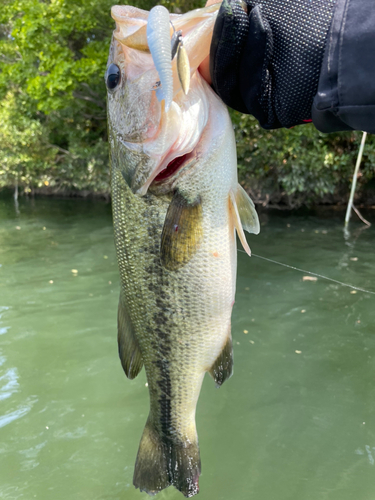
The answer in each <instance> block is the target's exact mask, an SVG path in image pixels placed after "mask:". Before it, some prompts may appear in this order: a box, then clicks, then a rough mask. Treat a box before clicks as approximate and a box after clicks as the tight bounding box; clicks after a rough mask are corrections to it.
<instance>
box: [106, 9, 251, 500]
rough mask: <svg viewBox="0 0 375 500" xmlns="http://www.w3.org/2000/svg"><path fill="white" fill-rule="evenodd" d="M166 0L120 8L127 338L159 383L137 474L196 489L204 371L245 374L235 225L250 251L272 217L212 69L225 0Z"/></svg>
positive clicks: (219, 376)
mask: <svg viewBox="0 0 375 500" xmlns="http://www.w3.org/2000/svg"><path fill="white" fill-rule="evenodd" d="M155 9H157V10H156V11H155V10H154V9H152V10H151V11H150V13H149V12H146V11H144V10H140V9H137V8H134V7H131V6H115V7H113V8H112V17H113V18H114V20H115V21H116V30H115V32H114V36H113V39H112V44H111V48H110V54H109V59H108V67H107V72H106V76H105V80H106V85H107V89H108V124H109V143H110V151H111V164H112V167H111V169H112V170H111V174H112V204H113V221H114V232H115V244H116V251H117V258H118V264H119V268H120V274H121V292H120V302H119V309H118V344H119V354H120V358H121V362H122V366H123V368H124V370H125V373H126V375H127V377H128V378H130V379H132V378H134V377H136V376H137V374H138V373H139V372H140V370H141V369H142V366H143V365H144V367H145V370H146V375H147V380H148V389H149V394H150V413H149V416H148V419H147V422H146V426H145V429H144V432H143V435H142V438H141V442H140V445H139V451H138V456H137V459H136V464H135V470H134V480H133V482H134V485H135V486H136V487H137V488H139V489H140V490H141V491H146V492H147V493H149V494H155V493H157V492H159V491H160V490H162V489H164V488H166V487H168V486H169V485H174V486H175V487H176V488H177V489H178V490H180V491H181V492H182V493H183V494H184V495H185V496H186V497H191V496H193V495H195V494H196V493H198V491H199V486H198V479H199V475H200V471H201V464H200V457H199V446H198V437H197V430H196V425H195V411H196V405H197V400H198V397H199V393H200V389H201V385H202V381H203V377H204V375H205V373H206V372H209V373H210V375H211V376H212V377H213V379H214V381H215V383H216V386H217V387H220V386H221V384H222V383H223V382H224V381H225V380H226V379H227V378H229V377H230V376H231V374H232V367H233V355H232V338H231V313H232V307H233V303H234V295H235V284H236V266H237V260H236V238H235V232H236V230H237V233H238V235H239V238H240V240H241V242H242V245H243V246H244V248H245V250H246V251H247V252H248V253H249V254H250V249H249V247H248V244H247V242H246V238H245V236H244V231H243V230H244V229H245V230H247V231H248V232H252V233H258V232H259V222H258V218H257V214H256V212H255V209H254V205H253V203H252V201H251V200H250V198H249V197H248V195H247V194H246V193H245V191H244V190H243V189H242V188H241V187H240V186H239V184H238V181H237V168H236V167H237V161H236V145H235V138H234V133H233V128H232V123H231V120H230V118H229V115H228V111H227V109H226V106H225V105H224V104H223V103H222V102H221V100H220V99H219V97H218V96H217V95H216V94H215V93H214V92H213V91H212V89H211V88H210V86H209V85H208V84H207V83H206V82H205V81H204V80H203V78H202V77H201V76H200V74H199V72H198V67H199V65H200V63H201V62H202V60H203V59H204V58H205V57H206V56H207V55H208V52H209V47H210V41H211V36H212V28H213V25H214V22H215V18H216V14H217V9H218V6H217V5H216V6H211V7H208V8H204V9H198V10H196V11H192V12H189V13H187V14H184V15H173V14H172V15H169V13H168V11H166V9H165V8H164V7H160V6H159V7H156V8H155ZM163 9H164V10H163ZM166 12H167V14H166ZM169 21H171V22H172V24H171V23H170V22H169ZM180 32H181V33H180ZM175 33H177V34H178V36H179V37H180V38H179V39H178V40H177V41H176V36H174V34H175ZM173 37H174V39H173ZM173 45H175V47H174V48H173ZM176 45H177V50H176ZM182 47H183V49H182ZM173 53H176V54H177V55H176V57H174V58H173V60H172V56H173V55H174V54H173ZM179 53H180V56H178V54H179ZM165 54H166V55H165Z"/></svg>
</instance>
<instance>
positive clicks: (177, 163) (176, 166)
mask: <svg viewBox="0 0 375 500" xmlns="http://www.w3.org/2000/svg"><path fill="white" fill-rule="evenodd" d="M194 159H195V154H194V150H193V151H191V152H190V153H186V154H184V155H182V156H177V157H176V158H174V159H173V160H171V161H170V162H169V163H168V165H167V166H166V167H165V168H164V169H163V170H162V171H161V172H160V173H159V174H158V175H157V176H156V177H155V178H154V180H153V181H152V184H159V183H161V182H165V181H169V180H170V178H171V177H175V174H177V172H179V171H180V170H181V169H183V168H184V166H186V164H188V163H191V160H194Z"/></svg>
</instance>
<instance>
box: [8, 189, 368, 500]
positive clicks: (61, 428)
mask: <svg viewBox="0 0 375 500" xmlns="http://www.w3.org/2000/svg"><path fill="white" fill-rule="evenodd" d="M366 215H367V217H369V218H370V219H371V218H372V222H374V223H375V217H374V216H372V215H371V213H370V214H366ZM343 217H344V214H343V213H338V214H337V215H336V214H335V213H332V212H331V213H330V214H329V216H327V215H324V214H323V215H315V216H312V215H302V216H301V215H299V216H296V215H290V214H263V215H262V216H261V222H262V227H261V233H260V235H259V236H256V237H255V236H253V237H250V238H249V242H250V246H251V248H252V250H253V253H254V254H256V255H261V256H263V257H267V258H270V259H275V260H278V261H281V262H284V263H287V264H290V265H292V266H295V267H298V268H302V269H305V270H309V271H315V272H316V273H319V274H322V275H327V276H330V277H331V278H333V279H336V280H339V281H342V282H345V283H350V284H352V285H354V286H356V287H360V288H363V289H367V290H369V291H374V292H375V256H374V251H373V249H374V242H375V224H374V226H373V227H371V228H369V229H366V230H361V228H362V225H361V223H359V222H357V221H355V220H353V223H352V224H351V233H350V234H347V235H345V234H344V232H343V227H342V226H343ZM238 257H239V265H238V283H237V296H236V303H235V306H234V311H233V321H232V331H233V339H234V356H235V373H234V376H233V377H232V378H231V379H230V380H229V381H228V382H226V383H225V384H224V385H223V387H222V388H221V389H220V390H216V389H215V388H214V384H213V382H212V380H211V379H210V378H209V377H206V379H205V381H204V385H203V389H202V393H201V397H200V400H199V404H198V409H197V426H198V433H199V442H200V447H201V458H202V476H201V479H200V488H201V492H200V493H199V497H198V498H199V499H200V500H248V499H249V498H253V499H256V500H273V499H277V500H317V499H319V500H325V499H327V500H353V499H354V498H355V499H356V500H367V499H372V498H374V494H375V413H374V410H375V357H374V355H375V295H373V294H370V293H366V292H361V291H359V290H354V289H351V288H348V287H344V286H341V285H339V284H337V283H333V282H330V281H326V280H324V279H322V278H319V279H318V280H317V281H304V280H303V277H304V276H306V273H301V272H298V271H295V270H292V269H288V268H285V267H281V266H278V265H276V264H273V263H270V262H268V261H265V260H262V259H260V258H258V257H255V256H254V257H252V258H251V259H249V258H248V257H247V256H246V255H245V254H243V253H239V255H238ZM0 265H1V267H0V498H2V499H4V500H10V499H12V500H13V499H27V500H32V499H33V498H38V499H41V500H66V499H69V500H81V499H82V500H141V499H142V498H143V499H146V498H148V496H147V495H146V494H145V493H140V492H139V491H136V490H135V489H134V488H133V486H132V475H133V470H134V461H135V457H136V453H137V449H138V444H139V439H140V436H141V433H142V429H143V426H144V423H145V420H146V417H147V413H148V393H147V388H146V387H145V383H146V379H145V375H144V371H143V372H142V373H141V374H140V375H139V376H138V377H137V378H136V379H135V380H133V381H129V380H127V379H126V377H125V375H124V374H123V372H122V368H121V365H120V362H119V360H118V357H117V345H116V314H117V301H118V291H119V277H118V271H117V263H116V257H115V251H114V244H113V235H112V226H111V213H110V207H109V205H107V204H105V203H99V202H95V203H94V202H90V201H82V200H69V201H64V200H55V199H52V200H48V199H36V200H21V203H20V207H19V213H18V214H17V213H16V211H15V209H14V205H13V204H12V201H11V200H10V199H8V200H7V199H4V200H0ZM157 498H160V499H161V500H177V499H182V498H183V497H182V495H181V494H180V493H178V492H177V491H176V490H174V489H173V488H169V489H168V490H166V491H164V492H162V493H160V494H159V496H158V497H157Z"/></svg>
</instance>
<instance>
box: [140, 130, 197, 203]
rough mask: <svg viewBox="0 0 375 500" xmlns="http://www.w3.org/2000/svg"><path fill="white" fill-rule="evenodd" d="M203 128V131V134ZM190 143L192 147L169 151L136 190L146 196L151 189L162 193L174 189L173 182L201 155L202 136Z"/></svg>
mask: <svg viewBox="0 0 375 500" xmlns="http://www.w3.org/2000/svg"><path fill="white" fill-rule="evenodd" d="M202 133H203V130H202V131H201V134H202ZM194 142H195V144H190V148H189V149H188V150H187V148H184V149H185V150H182V151H178V150H175V151H173V152H169V154H167V155H166V156H165V157H164V158H163V160H162V161H159V164H157V165H156V167H154V169H153V170H152V174H151V175H149V177H148V178H147V180H146V182H144V183H143V184H142V185H138V186H137V187H135V186H133V187H134V188H135V189H134V191H135V192H136V193H137V194H138V195H140V196H144V195H145V194H146V193H147V191H148V190H149V189H151V190H152V191H153V192H158V193H160V194H162V193H167V192H168V191H170V190H173V184H174V182H175V181H176V180H177V178H179V176H180V175H181V174H182V172H183V171H186V170H187V169H190V168H191V167H192V166H193V165H194V164H195V163H196V162H197V160H198V159H199V157H200V149H201V148H200V142H201V136H200V137H198V140H195V141H194Z"/></svg>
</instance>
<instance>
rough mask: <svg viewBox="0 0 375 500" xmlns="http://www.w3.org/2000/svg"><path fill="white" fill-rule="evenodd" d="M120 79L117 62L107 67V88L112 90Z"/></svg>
mask: <svg viewBox="0 0 375 500" xmlns="http://www.w3.org/2000/svg"><path fill="white" fill-rule="evenodd" d="M120 80H121V71H120V68H119V67H118V66H117V64H111V65H110V66H109V68H108V69H107V75H106V84H107V89H108V90H114V89H115V88H116V87H117V85H118V84H119V83H120Z"/></svg>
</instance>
